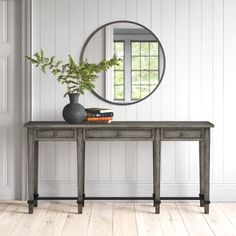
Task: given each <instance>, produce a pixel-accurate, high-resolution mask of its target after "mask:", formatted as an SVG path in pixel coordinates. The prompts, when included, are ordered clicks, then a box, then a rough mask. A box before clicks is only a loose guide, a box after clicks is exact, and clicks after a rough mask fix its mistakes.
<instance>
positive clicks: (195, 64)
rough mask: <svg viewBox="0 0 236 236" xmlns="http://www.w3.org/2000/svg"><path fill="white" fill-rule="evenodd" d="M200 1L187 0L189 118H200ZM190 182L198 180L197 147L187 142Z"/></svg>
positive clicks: (194, 143)
mask: <svg viewBox="0 0 236 236" xmlns="http://www.w3.org/2000/svg"><path fill="white" fill-rule="evenodd" d="M201 59H202V1H197V0H190V1H189V119H190V120H201V119H202V95H201V94H202V90H201V89H202V63H201ZM189 145H190V146H189V153H190V159H189V174H190V182H191V181H193V182H196V181H198V180H199V171H198V167H199V147H198V143H197V142H191V143H190V144H189Z"/></svg>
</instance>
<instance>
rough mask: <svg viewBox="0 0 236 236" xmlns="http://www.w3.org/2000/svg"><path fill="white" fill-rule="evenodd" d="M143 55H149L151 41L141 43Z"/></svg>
mask: <svg viewBox="0 0 236 236" xmlns="http://www.w3.org/2000/svg"><path fill="white" fill-rule="evenodd" d="M141 55H142V56H148V55H149V42H147V43H146V42H145V43H141Z"/></svg>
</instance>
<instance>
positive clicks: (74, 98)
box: [68, 93, 79, 103]
mask: <svg viewBox="0 0 236 236" xmlns="http://www.w3.org/2000/svg"><path fill="white" fill-rule="evenodd" d="M68 95H69V99H70V103H78V101H79V94H78V93H69V94H68Z"/></svg>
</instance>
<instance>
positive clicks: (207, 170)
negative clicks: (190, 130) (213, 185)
mask: <svg viewBox="0 0 236 236" xmlns="http://www.w3.org/2000/svg"><path fill="white" fill-rule="evenodd" d="M209 204H210V129H209V128H206V129H205V131H204V213H205V214H209Z"/></svg>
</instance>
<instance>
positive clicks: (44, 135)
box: [35, 129, 76, 140]
mask: <svg viewBox="0 0 236 236" xmlns="http://www.w3.org/2000/svg"><path fill="white" fill-rule="evenodd" d="M35 138H36V139H38V140H48V139H51V140H64V139H66V140H68V139H70V140H75V139H76V131H75V130H74V129H60V130H58V129H38V130H36V131H35Z"/></svg>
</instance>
